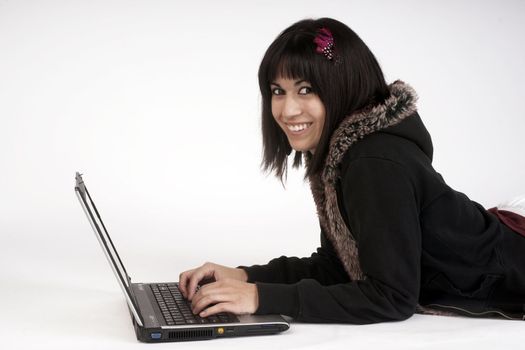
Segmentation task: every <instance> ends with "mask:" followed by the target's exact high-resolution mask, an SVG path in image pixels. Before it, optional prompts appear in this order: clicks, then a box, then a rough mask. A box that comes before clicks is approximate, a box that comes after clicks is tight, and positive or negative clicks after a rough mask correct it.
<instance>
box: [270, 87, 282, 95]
mask: <svg viewBox="0 0 525 350" xmlns="http://www.w3.org/2000/svg"><path fill="white" fill-rule="evenodd" d="M271 92H272V95H284V91H283V89H281V88H278V87H276V88H273V89H271Z"/></svg>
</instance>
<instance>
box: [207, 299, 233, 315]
mask: <svg viewBox="0 0 525 350" xmlns="http://www.w3.org/2000/svg"><path fill="white" fill-rule="evenodd" d="M221 312H232V313H235V307H234V304H233V303H230V302H224V303H219V304H215V305H213V306H210V307H209V308H207V309H206V310H203V311H201V312H200V313H199V316H200V317H208V316H211V315H215V314H218V313H221Z"/></svg>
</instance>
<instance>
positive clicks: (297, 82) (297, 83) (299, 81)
mask: <svg viewBox="0 0 525 350" xmlns="http://www.w3.org/2000/svg"><path fill="white" fill-rule="evenodd" d="M307 82H308V81H306V80H304V79H301V80H297V81H296V82H295V83H294V85H295V86H297V85H299V84H301V83H307ZM270 85H275V86H278V87H281V85H279V84H277V83H276V82H275V81H272V82H271V83H270Z"/></svg>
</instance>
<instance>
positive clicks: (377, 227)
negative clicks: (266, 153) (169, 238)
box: [242, 112, 525, 324]
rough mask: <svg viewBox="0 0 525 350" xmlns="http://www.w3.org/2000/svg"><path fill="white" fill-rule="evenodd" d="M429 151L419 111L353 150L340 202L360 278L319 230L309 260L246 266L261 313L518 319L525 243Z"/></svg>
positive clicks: (317, 317)
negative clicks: (426, 313)
mask: <svg viewBox="0 0 525 350" xmlns="http://www.w3.org/2000/svg"><path fill="white" fill-rule="evenodd" d="M432 152H433V148H432V142H431V138H430V135H429V133H428V132H427V130H426V128H425V126H424V125H423V123H422V121H421V119H420V117H419V115H418V114H417V112H416V113H414V114H413V115H411V116H410V117H408V118H406V119H404V120H403V121H401V122H400V123H399V124H397V125H394V126H390V127H387V128H384V129H382V130H379V131H377V132H374V133H372V134H370V135H367V136H365V137H364V138H363V139H361V140H359V141H358V142H356V143H355V144H354V145H353V146H352V147H351V148H349V149H348V151H347V152H346V153H345V154H344V158H343V160H342V162H341V163H340V168H339V170H340V174H341V175H340V178H339V181H338V183H337V186H336V188H337V201H338V207H339V210H340V212H341V216H342V217H343V219H344V222H345V224H346V225H347V227H348V228H349V230H350V232H352V234H353V236H354V239H355V241H356V243H357V246H358V247H359V255H358V257H359V263H360V266H361V269H362V272H363V275H364V276H365V278H364V279H362V280H351V278H350V277H349V275H348V273H347V272H346V271H345V269H344V267H343V265H342V263H341V261H340V259H339V257H338V255H337V253H336V251H335V250H334V247H333V245H332V243H331V242H330V240H328V239H327V237H326V234H325V233H324V232H323V230H321V247H320V248H318V249H317V252H316V253H314V254H312V256H311V257H308V258H296V257H284V256H283V257H280V258H277V259H274V260H272V261H270V262H269V263H268V264H266V265H254V266H251V267H242V268H243V269H245V271H246V272H247V274H248V279H249V281H250V282H255V283H256V285H257V288H258V293H259V308H258V310H257V314H268V313H279V314H284V315H289V316H292V317H293V318H295V319H297V320H299V321H305V322H341V323H354V324H366V323H374V322H382V321H392V320H402V319H406V318H408V317H410V316H411V315H412V314H413V313H414V312H416V311H422V310H424V309H425V307H426V308H428V309H432V310H442V311H443V310H445V311H451V312H454V313H460V314H464V315H469V316H501V317H507V318H517V319H523V316H524V313H525V309H524V305H525V238H524V237H522V236H521V235H519V234H517V233H516V232H514V231H512V230H511V229H509V228H508V227H507V226H505V225H503V224H502V223H500V221H499V220H498V219H497V218H496V217H495V216H493V215H492V214H491V213H489V212H487V211H486V210H485V209H484V208H483V207H482V206H481V205H480V204H478V203H476V202H474V201H471V200H470V199H469V198H468V197H467V196H466V195H465V194H463V193H461V192H457V191H455V190H453V189H452V188H450V187H449V186H448V185H447V184H446V183H445V181H444V180H443V178H442V176H441V175H440V174H439V173H437V172H436V171H435V170H434V168H433V167H432Z"/></svg>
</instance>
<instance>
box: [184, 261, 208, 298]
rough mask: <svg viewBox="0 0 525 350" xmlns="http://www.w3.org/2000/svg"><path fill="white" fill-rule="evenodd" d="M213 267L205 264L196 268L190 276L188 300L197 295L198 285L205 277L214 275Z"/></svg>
mask: <svg viewBox="0 0 525 350" xmlns="http://www.w3.org/2000/svg"><path fill="white" fill-rule="evenodd" d="M213 271H214V270H213V269H212V268H211V267H210V266H209V265H208V264H204V265H202V266H201V267H199V268H198V269H196V270H195V272H194V273H193V274H192V275H191V276H190V277H189V283H188V289H187V292H188V296H187V299H188V300H192V299H193V296H194V295H195V292H196V291H197V285H198V284H199V282H200V281H201V280H202V279H203V278H207V277H210V276H213Z"/></svg>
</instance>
